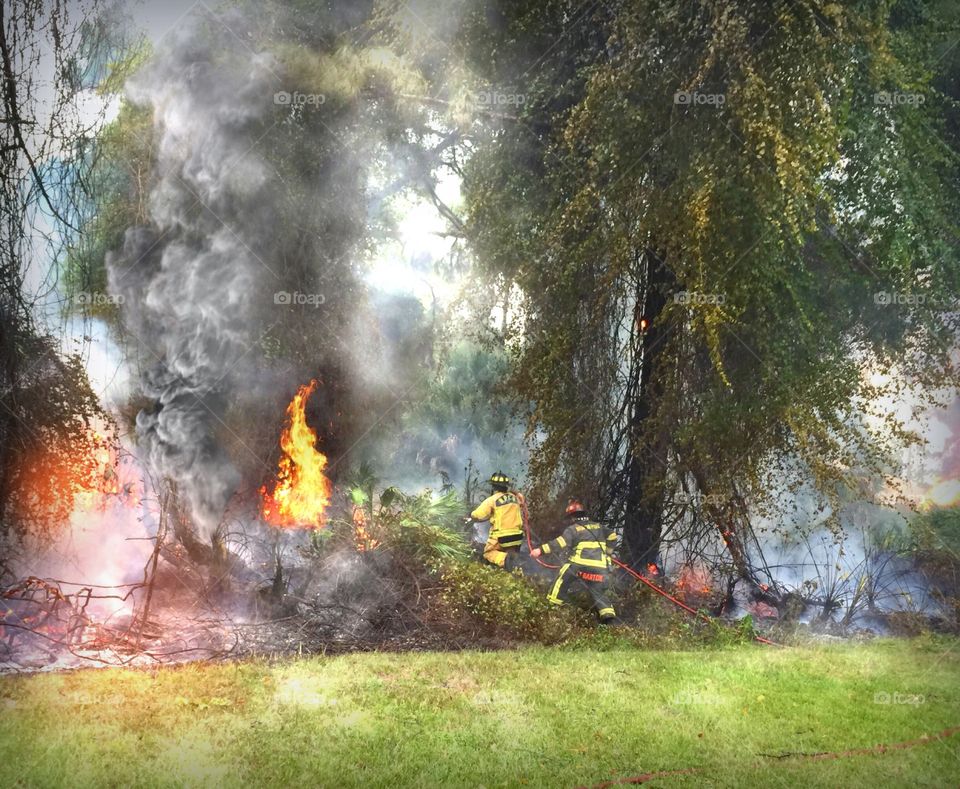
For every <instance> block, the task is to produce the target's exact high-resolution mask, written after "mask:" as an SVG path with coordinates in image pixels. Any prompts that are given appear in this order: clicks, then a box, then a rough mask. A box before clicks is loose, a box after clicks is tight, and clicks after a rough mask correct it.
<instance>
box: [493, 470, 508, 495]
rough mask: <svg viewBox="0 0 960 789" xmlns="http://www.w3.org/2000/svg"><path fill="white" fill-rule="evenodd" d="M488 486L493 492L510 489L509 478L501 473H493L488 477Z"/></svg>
mask: <svg viewBox="0 0 960 789" xmlns="http://www.w3.org/2000/svg"><path fill="white" fill-rule="evenodd" d="M490 486H491V487H492V488H493V489H494V490H507V489H508V488H509V487H510V477H508V476H507V475H506V474H504V473H503V472H502V471H495V472H494V473H493V474H491V475H490Z"/></svg>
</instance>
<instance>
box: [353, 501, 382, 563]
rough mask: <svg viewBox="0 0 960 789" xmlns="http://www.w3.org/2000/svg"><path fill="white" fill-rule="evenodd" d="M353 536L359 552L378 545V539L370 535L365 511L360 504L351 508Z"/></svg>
mask: <svg viewBox="0 0 960 789" xmlns="http://www.w3.org/2000/svg"><path fill="white" fill-rule="evenodd" d="M353 538H354V540H355V542H356V545H357V550H358V551H359V552H360V553H364V552H365V551H369V550H372V549H374V548H376V547H377V546H378V545H380V541H379V540H377V539H374V538H373V537H372V536H370V530H369V529H368V528H367V513H366V512H364V510H363V507H360V506H354V508H353Z"/></svg>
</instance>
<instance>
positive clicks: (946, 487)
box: [926, 479, 960, 507]
mask: <svg viewBox="0 0 960 789" xmlns="http://www.w3.org/2000/svg"><path fill="white" fill-rule="evenodd" d="M926 498H927V501H930V502H932V503H933V504H935V505H936V506H938V507H952V506H954V505H955V504H960V479H945V480H941V481H940V482H938V483H936V484H935V485H934V486H933V487H932V488H930V490H928V491H927V495H926Z"/></svg>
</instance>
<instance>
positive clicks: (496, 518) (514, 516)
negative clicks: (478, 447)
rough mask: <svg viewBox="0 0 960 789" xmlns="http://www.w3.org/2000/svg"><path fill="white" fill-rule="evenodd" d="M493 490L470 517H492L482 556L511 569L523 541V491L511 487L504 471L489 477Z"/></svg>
mask: <svg viewBox="0 0 960 789" xmlns="http://www.w3.org/2000/svg"><path fill="white" fill-rule="evenodd" d="M490 487H491V488H493V494H492V495H490V496H488V497H487V498H486V499H484V500H483V501H482V502H481V503H480V506H479V507H477V508H476V509H475V510H474V511H473V512H471V513H470V517H469V519H468V520H470V521H490V536H489V537H488V538H487V544H486V545H484V547H483V558H484V559H486V560H487V561H488V562H490V564H493V565H496V566H497V567H503V568H504V569H506V570H510V569H512V568H513V566H514V565H515V564H516V558H517V557H518V556H519V554H520V546H521V545H522V544H523V495H522V494H520V493H517V492H516V491H513V490H510V478H509V477H508V476H507V475H506V474H504V473H503V472H501V471H498V472H497V473H496V474H494V475H493V476H492V477H490Z"/></svg>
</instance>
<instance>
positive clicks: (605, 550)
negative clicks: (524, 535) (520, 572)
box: [530, 499, 617, 624]
mask: <svg viewBox="0 0 960 789" xmlns="http://www.w3.org/2000/svg"><path fill="white" fill-rule="evenodd" d="M566 514H567V518H568V519H569V523H570V525H569V526H567V528H566V529H565V530H564V532H563V534H561V535H560V536H559V537H557V538H556V539H555V540H551V541H550V542H547V543H544V544H543V545H541V546H540V547H539V548H534V549H533V550H532V551H531V552H530V555H531V556H533V557H534V558H536V557H538V556H540V554H541V553H543V554H547V555H549V554H552V553H554V552H555V551H558V550H561V549H564V548H566V549H567V550H568V551H569V555H568V558H567V561H566V562H564V564H563V566H562V567H561V568H560V571H559V572H558V573H557V578H556V580H555V581H554V584H553V588H552V589H551V590H550V594H548V595H547V600H549V601H550V602H551V603H553V604H554V605H563V604H564V603H565V602H568V601H569V600H570V598H571V597H572V596H574V595H575V594H577V593H578V592H586V593H587V595H589V597H590V599H591V601H592V602H593V607H594V608H595V609H596V611H597V616H599V618H600V622H601V624H607V623H609V622H612V621H614V620H615V619H616V616H617V612H616V611H614V609H613V606H612V605H611V604H610V601H609V599H607V592H606V588H607V578H608V576H609V574H610V566H611V561H610V557H611V556H613V549H614V547H615V546H616V541H617V535H616V532H613V531H611V530H610V529H606V528H604V527H603V526H601V525H600V524H599V523H597V522H596V521H595V520H592V519H591V518H590V517H589V516H588V515H587V512H586V510H585V509H584V507H583V505H582V504H581V503H580V502H579V501H577V500H575V499H572V500H571V501H570V503H569V504H568V505H567V509H566Z"/></svg>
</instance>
